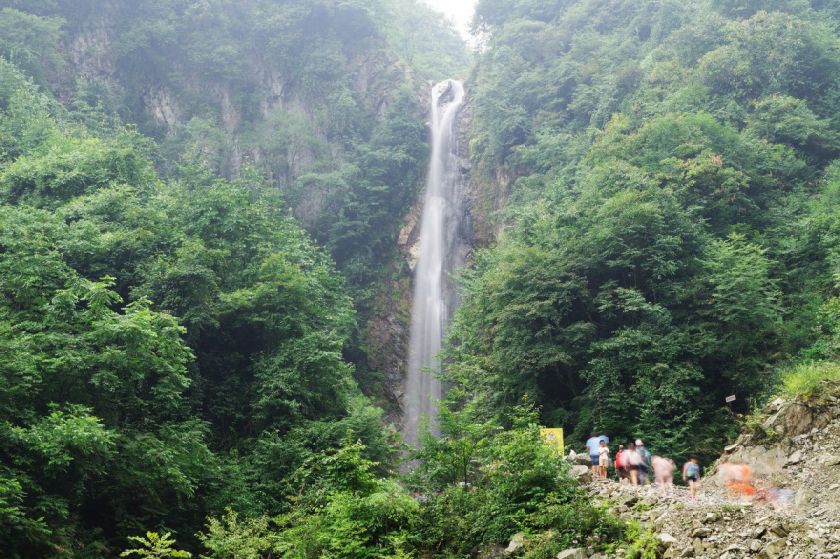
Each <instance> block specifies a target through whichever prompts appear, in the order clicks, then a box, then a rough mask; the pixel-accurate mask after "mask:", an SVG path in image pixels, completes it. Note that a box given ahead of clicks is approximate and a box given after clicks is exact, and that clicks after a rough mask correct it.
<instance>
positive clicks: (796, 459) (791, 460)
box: [785, 450, 802, 466]
mask: <svg viewBox="0 0 840 559" xmlns="http://www.w3.org/2000/svg"><path fill="white" fill-rule="evenodd" d="M800 462H802V451H801V450H797V451H796V452H794V453H793V454H791V455H790V456H788V459H787V462H785V466H795V465H796V464H799V463H800Z"/></svg>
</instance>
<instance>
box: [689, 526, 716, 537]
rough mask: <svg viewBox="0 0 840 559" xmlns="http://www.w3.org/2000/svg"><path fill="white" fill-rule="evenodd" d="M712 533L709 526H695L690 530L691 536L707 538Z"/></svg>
mask: <svg viewBox="0 0 840 559" xmlns="http://www.w3.org/2000/svg"><path fill="white" fill-rule="evenodd" d="M711 535H712V531H711V530H710V529H709V528H706V527H702V528H695V529H694V531H693V532H691V537H692V538H700V539H703V538H708V537H709V536H711Z"/></svg>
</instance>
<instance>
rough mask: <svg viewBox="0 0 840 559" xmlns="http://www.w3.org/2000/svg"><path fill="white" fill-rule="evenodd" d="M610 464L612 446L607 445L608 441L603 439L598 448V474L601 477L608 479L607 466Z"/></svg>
mask: <svg viewBox="0 0 840 559" xmlns="http://www.w3.org/2000/svg"><path fill="white" fill-rule="evenodd" d="M609 465H610V447H608V446H607V441H603V440H602V441H601V446H600V447H599V448H598V475H600V476H601V479H607V468H608V467H609Z"/></svg>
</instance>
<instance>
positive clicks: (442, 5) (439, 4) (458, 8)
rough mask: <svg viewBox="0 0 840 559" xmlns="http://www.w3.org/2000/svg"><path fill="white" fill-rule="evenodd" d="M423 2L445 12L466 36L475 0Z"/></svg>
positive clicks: (433, 0) (426, 0) (428, 0)
mask: <svg viewBox="0 0 840 559" xmlns="http://www.w3.org/2000/svg"><path fill="white" fill-rule="evenodd" d="M424 2H426V4H428V5H429V6H431V7H432V8H434V9H436V10H437V11H439V12H443V13H444V14H446V15H447V16H448V17H449V18H450V19H451V20H452V21H454V22H455V26H456V27H457V29H458V31H460V32H461V34H462V35H463V36H464V37H467V35H468V30H469V27H470V22H471V21H472V16H473V10H475V4H476V0H424Z"/></svg>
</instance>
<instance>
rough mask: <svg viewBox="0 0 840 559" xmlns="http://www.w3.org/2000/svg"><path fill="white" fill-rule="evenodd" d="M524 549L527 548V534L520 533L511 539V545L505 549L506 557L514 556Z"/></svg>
mask: <svg viewBox="0 0 840 559" xmlns="http://www.w3.org/2000/svg"><path fill="white" fill-rule="evenodd" d="M523 547H525V533H524V532H518V533H516V534H514V535H513V537H511V538H510V543H508V546H507V547H506V548H505V555H513V554H514V553H516V552H518V551H519V550H520V549H522V548H523Z"/></svg>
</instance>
